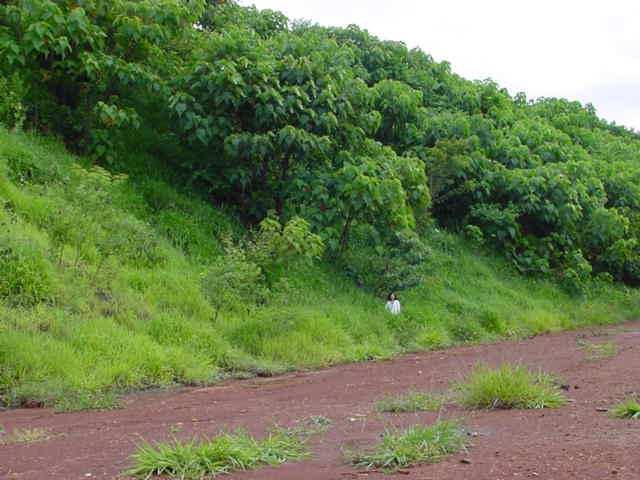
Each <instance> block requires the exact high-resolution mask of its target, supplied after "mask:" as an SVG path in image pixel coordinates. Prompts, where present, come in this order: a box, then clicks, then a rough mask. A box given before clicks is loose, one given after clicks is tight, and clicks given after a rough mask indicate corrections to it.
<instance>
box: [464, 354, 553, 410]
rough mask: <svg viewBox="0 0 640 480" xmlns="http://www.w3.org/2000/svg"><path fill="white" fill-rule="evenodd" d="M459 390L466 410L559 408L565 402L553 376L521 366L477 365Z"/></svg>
mask: <svg viewBox="0 0 640 480" xmlns="http://www.w3.org/2000/svg"><path fill="white" fill-rule="evenodd" d="M458 390H459V392H460V399H459V400H460V403H461V404H462V405H463V406H464V407H466V408H480V409H497V408H502V409H509V408H556V407H560V406H562V405H564V404H565V403H566V398H565V397H564V396H563V395H562V393H561V392H560V391H559V389H558V388H557V387H556V385H555V382H554V378H553V377H552V376H551V375H549V374H545V373H533V372H531V371H529V370H528V369H527V368H526V367H524V366H520V365H509V364H504V365H502V366H501V367H499V368H497V369H491V368H489V367H487V366H476V368H475V369H474V370H473V372H472V373H471V375H470V376H469V377H468V379H467V381H466V382H464V383H461V384H460V385H458Z"/></svg>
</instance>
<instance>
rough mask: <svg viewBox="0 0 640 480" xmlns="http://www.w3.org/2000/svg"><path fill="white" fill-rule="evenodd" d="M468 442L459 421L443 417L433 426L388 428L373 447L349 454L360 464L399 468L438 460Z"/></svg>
mask: <svg viewBox="0 0 640 480" xmlns="http://www.w3.org/2000/svg"><path fill="white" fill-rule="evenodd" d="M466 442H467V440H466V435H465V434H464V432H463V430H462V428H461V427H460V425H459V424H458V423H457V422H454V421H445V420H442V421H439V422H437V423H435V424H433V425H430V426H422V425H416V426H413V427H410V428H408V429H406V430H403V431H388V432H386V433H385V434H384V436H383V438H382V441H381V442H380V443H379V444H378V445H376V446H375V447H373V448H372V449H371V450H369V451H364V452H360V453H348V454H347V456H348V458H349V460H350V462H351V463H353V464H354V465H356V466H357V467H361V468H369V469H373V468H382V469H385V470H397V469H399V468H405V467H410V466H413V465H416V464H420V463H433V462H437V461H439V460H441V459H442V458H444V457H445V456H447V455H450V454H453V453H457V452H459V451H461V450H463V449H465V447H466Z"/></svg>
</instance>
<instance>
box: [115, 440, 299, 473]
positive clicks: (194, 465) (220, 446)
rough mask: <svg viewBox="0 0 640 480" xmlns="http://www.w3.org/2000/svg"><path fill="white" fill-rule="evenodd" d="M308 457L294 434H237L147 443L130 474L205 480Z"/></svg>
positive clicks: (139, 449) (134, 456) (141, 447)
mask: <svg viewBox="0 0 640 480" xmlns="http://www.w3.org/2000/svg"><path fill="white" fill-rule="evenodd" d="M308 455H309V453H308V451H307V448H306V446H305V444H304V441H303V439H301V437H300V436H297V435H293V434H291V433H290V432H287V431H284V430H277V431H274V432H272V433H271V434H269V435H268V436H267V437H266V438H264V439H262V440H256V439H255V438H253V437H252V436H250V435H249V434H248V433H246V432H244V431H237V432H235V433H227V434H222V435H219V436H217V437H215V438H213V439H211V440H206V441H198V440H192V441H188V442H180V441H177V440H174V441H173V442H170V443H155V444H143V445H141V446H140V447H138V450H137V452H136V453H135V454H134V455H133V456H132V460H133V464H134V466H133V467H132V468H131V469H130V470H129V471H128V472H127V474H128V475H131V476H134V477H136V478H150V477H151V476H154V475H167V476H169V477H172V478H181V479H185V480H187V479H201V478H204V477H207V478H209V477H215V476H218V475H223V474H227V473H230V472H233V471H240V470H253V469H256V468H260V467H264V466H275V465H280V464H283V463H285V462H288V461H294V460H301V459H303V458H305V457H307V456H308Z"/></svg>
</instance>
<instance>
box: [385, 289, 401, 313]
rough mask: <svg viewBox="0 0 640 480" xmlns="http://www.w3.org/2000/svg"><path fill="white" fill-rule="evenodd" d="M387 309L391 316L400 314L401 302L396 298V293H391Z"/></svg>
mask: <svg viewBox="0 0 640 480" xmlns="http://www.w3.org/2000/svg"><path fill="white" fill-rule="evenodd" d="M385 308H386V309H387V311H388V312H389V313H390V314H391V315H399V314H400V301H399V300H398V299H397V298H396V294H395V293H390V294H389V298H388V300H387V304H386V305H385Z"/></svg>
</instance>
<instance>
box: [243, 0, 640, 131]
mask: <svg viewBox="0 0 640 480" xmlns="http://www.w3.org/2000/svg"><path fill="white" fill-rule="evenodd" d="M241 3H242V4H244V5H251V4H253V5H256V6H257V7H258V8H271V9H275V10H280V11H282V12H284V13H285V14H287V15H288V16H289V17H291V18H296V19H306V20H311V21H314V22H316V23H319V24H321V25H332V26H345V25H349V24H352V23H355V24H358V25H360V26H361V27H363V28H366V29H367V30H369V31H370V32H371V33H373V34H375V35H377V36H379V37H381V38H383V39H385V40H400V41H403V42H405V43H406V44H407V46H409V47H420V48H421V49H422V50H424V51H425V52H427V53H429V54H431V55H432V56H433V57H434V58H435V59H436V60H447V61H448V62H450V63H451V64H452V67H453V70H454V71H455V72H457V73H458V74H460V75H462V76H463V77H466V78H469V79H484V78H492V79H494V80H495V81H497V82H498V83H499V84H500V85H501V86H504V87H506V88H507V89H508V90H509V92H510V93H512V94H515V93H517V92H519V91H523V92H525V93H526V94H527V96H528V97H529V98H535V97H540V96H547V97H551V96H556V97H566V98H570V99H572V100H580V101H581V102H583V103H587V102H591V103H593V104H594V105H595V107H596V109H597V110H598V113H599V114H600V115H601V116H603V117H604V118H606V119H608V120H613V121H615V122H616V123H618V124H622V125H626V126H629V127H632V128H635V129H636V130H640V0H606V1H605V0H581V1H579V0H423V1H420V0H243V1H241Z"/></svg>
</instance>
